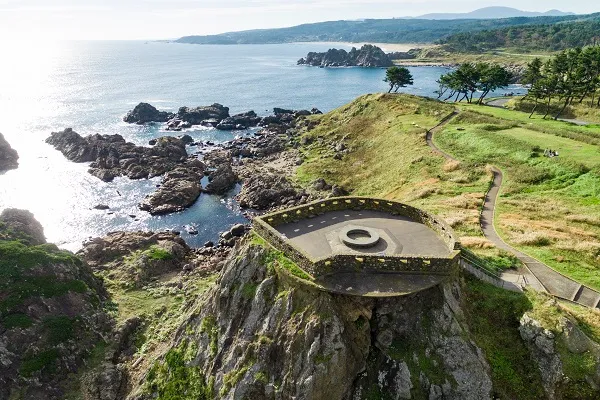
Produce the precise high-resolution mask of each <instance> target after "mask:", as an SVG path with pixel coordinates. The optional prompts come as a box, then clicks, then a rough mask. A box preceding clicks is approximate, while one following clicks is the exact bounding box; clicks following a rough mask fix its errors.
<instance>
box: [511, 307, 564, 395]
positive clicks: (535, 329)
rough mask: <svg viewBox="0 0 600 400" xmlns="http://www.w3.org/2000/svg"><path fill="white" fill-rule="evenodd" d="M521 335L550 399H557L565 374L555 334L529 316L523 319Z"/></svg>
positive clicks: (526, 315) (524, 316)
mask: <svg viewBox="0 0 600 400" xmlns="http://www.w3.org/2000/svg"><path fill="white" fill-rule="evenodd" d="M519 333H520V334H521V338H523V340H524V341H525V344H526V345H527V347H528V348H529V350H530V351H531V354H532V356H533V359H534V361H535V362H536V364H537V365H538V368H539V370H540V374H541V377H542V382H543V384H544V390H545V391H546V394H547V395H548V398H549V399H555V398H556V397H555V393H556V389H557V386H558V384H559V383H560V381H561V380H562V379H563V377H564V374H563V368H562V362H561V360H560V356H559V355H558V353H557V352H556V350H555V346H554V334H553V333H552V332H551V331H549V330H547V329H544V328H543V327H542V324H540V322H539V321H536V320H534V319H533V318H531V317H530V316H529V315H528V314H524V315H523V316H522V317H521V321H520V326H519Z"/></svg>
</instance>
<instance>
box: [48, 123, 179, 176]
mask: <svg viewBox="0 0 600 400" xmlns="http://www.w3.org/2000/svg"><path fill="white" fill-rule="evenodd" d="M46 142H47V143H49V144H51V145H52V146H54V147H55V148H56V149H57V150H59V151H60V152H61V153H63V155H64V156H65V157H67V159H69V160H70V161H74V162H90V161H91V162H92V163H91V164H90V169H89V172H90V174H92V175H94V176H96V177H98V178H100V179H102V180H103V181H106V182H110V181H112V180H113V179H114V178H115V177H117V176H127V177H129V178H131V179H143V178H152V177H154V176H160V175H162V174H164V173H165V172H167V171H170V170H172V169H173V168H175V167H176V166H178V165H181V164H183V163H184V162H185V161H186V159H187V151H186V149H185V142H184V141H183V140H182V139H178V138H175V137H171V136H164V137H161V138H158V139H156V144H155V145H154V146H153V147H143V146H136V145H135V144H133V143H130V142H126V141H125V139H124V138H123V137H122V136H121V135H90V136H87V137H82V136H81V135H79V134H78V133H77V132H75V131H74V130H73V129H71V128H67V129H65V130H64V131H62V132H52V135H51V136H50V137H49V138H48V139H46Z"/></svg>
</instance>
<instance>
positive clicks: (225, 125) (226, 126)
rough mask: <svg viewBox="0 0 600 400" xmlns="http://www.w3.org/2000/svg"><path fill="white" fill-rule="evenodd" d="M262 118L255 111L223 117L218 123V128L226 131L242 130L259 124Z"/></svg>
mask: <svg viewBox="0 0 600 400" xmlns="http://www.w3.org/2000/svg"><path fill="white" fill-rule="evenodd" d="M261 120H262V118H261V117H259V116H258V115H256V113H255V112H254V111H248V112H245V113H242V114H236V115H232V116H231V117H227V118H225V119H223V120H222V121H221V122H219V123H218V124H217V125H216V128H217V129H220V130H225V131H231V130H234V129H238V130H242V129H247V128H251V127H254V126H257V125H258V123H259V122H260V121H261Z"/></svg>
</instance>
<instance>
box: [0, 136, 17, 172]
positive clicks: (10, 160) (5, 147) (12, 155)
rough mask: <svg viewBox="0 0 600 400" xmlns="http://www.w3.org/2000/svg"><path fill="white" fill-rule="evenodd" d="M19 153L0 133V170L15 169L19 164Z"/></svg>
mask: <svg viewBox="0 0 600 400" xmlns="http://www.w3.org/2000/svg"><path fill="white" fill-rule="evenodd" d="M18 159H19V155H18V154H17V152H16V151H15V150H14V149H13V148H12V147H10V144H9V143H8V142H7V141H6V139H4V136H3V135H2V134H1V133H0V172H2V171H7V170H9V169H15V168H17V167H18V166H19V163H18Z"/></svg>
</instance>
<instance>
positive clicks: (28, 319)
mask: <svg viewBox="0 0 600 400" xmlns="http://www.w3.org/2000/svg"><path fill="white" fill-rule="evenodd" d="M106 300H107V293H106V291H105V290H104V288H103V286H102V284H101V282H100V280H98V279H97V278H95V277H94V275H93V274H92V271H91V269H90V268H89V267H88V266H87V265H86V264H84V263H82V262H81V260H79V259H78V258H77V257H75V256H74V255H73V254H71V253H69V252H65V251H60V250H59V249H58V248H56V246H54V245H50V244H46V243H45V239H44V235H43V230H42V228H41V225H40V224H39V223H38V222H37V221H35V219H34V218H33V216H32V215H31V213H28V212H26V211H23V210H5V211H4V212H3V213H2V214H1V215H0V398H1V399H8V398H22V399H42V398H43V399H59V398H64V394H65V386H66V383H67V379H66V378H67V377H68V376H69V374H75V373H77V372H78V371H79V370H80V368H82V367H83V365H84V364H85V360H86V359H88V358H89V356H90V354H91V353H92V352H93V350H94V349H95V348H96V347H97V346H99V345H101V344H102V343H104V338H105V337H106V336H107V335H108V332H110V331H111V330H112V320H111V318H110V317H109V316H108V315H107V313H106V312H105V311H104V309H103V307H102V304H103V303H104V302H105V301H106ZM71 376H74V375H71Z"/></svg>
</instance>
